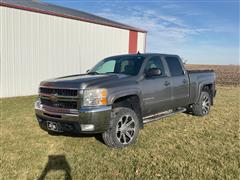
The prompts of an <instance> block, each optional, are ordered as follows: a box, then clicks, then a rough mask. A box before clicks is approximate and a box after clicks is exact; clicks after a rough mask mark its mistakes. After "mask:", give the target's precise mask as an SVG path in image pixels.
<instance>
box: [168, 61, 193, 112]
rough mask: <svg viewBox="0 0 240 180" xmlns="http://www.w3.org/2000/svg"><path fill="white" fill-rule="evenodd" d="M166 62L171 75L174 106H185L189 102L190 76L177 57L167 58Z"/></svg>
mask: <svg viewBox="0 0 240 180" xmlns="http://www.w3.org/2000/svg"><path fill="white" fill-rule="evenodd" d="M165 61H166V64H167V66H168V70H169V73H170V75H171V91H172V106H173V107H174V108H177V107H180V106H185V105H187V104H188V101H189V81H188V75H187V73H186V72H185V70H184V69H183V66H182V63H181V60H180V59H179V58H178V57H177V56H165Z"/></svg>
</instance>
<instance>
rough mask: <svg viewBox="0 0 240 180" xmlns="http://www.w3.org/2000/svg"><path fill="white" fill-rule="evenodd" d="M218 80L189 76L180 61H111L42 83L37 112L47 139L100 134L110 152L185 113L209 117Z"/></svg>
mask: <svg viewBox="0 0 240 180" xmlns="http://www.w3.org/2000/svg"><path fill="white" fill-rule="evenodd" d="M215 79H216V75H215V73H214V72H213V71H212V70H203V71H197V70H196V71H187V70H186V69H185V68H184V66H183V63H182V61H181V59H180V58H179V56H177V55H167V54H153V53H151V54H139V53H138V54H133V55H119V56H113V57H109V58H106V59H104V60H102V61H100V62H99V63H98V64H97V65H96V66H95V67H93V68H92V69H91V70H88V71H87V73H86V74H77V75H72V76H65V77H60V78H56V79H51V80H46V81H43V82H41V83H40V87H39V97H38V100H37V101H36V103H35V112H36V116H37V120H38V122H39V125H40V127H41V128H42V129H43V130H45V131H48V132H49V133H54V132H68V133H101V134H102V137H103V140H104V142H105V143H106V144H107V145H108V146H110V147H124V146H127V145H129V144H132V143H133V142H135V140H136V138H137V136H138V133H139V129H142V128H143V126H144V124H146V123H149V122H152V121H155V120H159V119H161V118H164V117H168V116H171V115H174V114H176V113H181V112H190V113H192V114H193V115H196V116H204V115H207V114H208V113H209V111H210V106H211V105H213V98H214V97H215V95H216V90H215ZM153 133H154V132H153Z"/></svg>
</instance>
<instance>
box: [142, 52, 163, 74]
mask: <svg viewBox="0 0 240 180" xmlns="http://www.w3.org/2000/svg"><path fill="white" fill-rule="evenodd" d="M151 68H159V69H160V70H161V72H162V74H161V76H165V70H164V67H163V64H162V61H161V59H160V57H159V56H154V57H152V58H151V59H150V60H149V61H148V63H147V65H146V69H145V72H147V71H148V70H149V69H151Z"/></svg>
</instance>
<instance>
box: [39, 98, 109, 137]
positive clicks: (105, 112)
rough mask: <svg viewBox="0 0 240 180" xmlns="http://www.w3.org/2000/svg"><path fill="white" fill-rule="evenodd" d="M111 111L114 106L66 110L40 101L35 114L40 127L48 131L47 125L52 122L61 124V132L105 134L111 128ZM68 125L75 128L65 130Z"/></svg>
mask: <svg viewBox="0 0 240 180" xmlns="http://www.w3.org/2000/svg"><path fill="white" fill-rule="evenodd" d="M111 110H112V106H99V107H85V108H80V109H79V110H73V109H67V110H66V109H60V108H53V107H48V106H44V105H42V104H41V103H40V101H37V102H36V103H35V113H36V116H37V120H38V122H39V125H40V127H41V128H42V129H44V130H48V129H47V127H46V123H47V121H51V122H55V123H58V124H59V127H60V128H59V129H60V131H61V132H64V131H71V132H76V133H84V132H86V133H87V132H88V133H98V132H104V131H106V130H107V129H108V127H109V121H110V118H111ZM66 124H67V125H71V126H72V127H73V128H72V129H69V130H67V129H64V128H63V127H64V125H66ZM69 127H70V126H69ZM89 127H90V128H89ZM73 129H74V130H73Z"/></svg>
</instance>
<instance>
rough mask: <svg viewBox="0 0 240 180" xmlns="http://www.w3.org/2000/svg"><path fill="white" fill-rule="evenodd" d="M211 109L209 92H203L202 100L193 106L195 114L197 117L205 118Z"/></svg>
mask: <svg viewBox="0 0 240 180" xmlns="http://www.w3.org/2000/svg"><path fill="white" fill-rule="evenodd" d="M210 107H211V97H210V95H209V93H208V92H207V91H203V92H201V95H200V98H199V100H198V102H197V103H196V104H194V105H193V107H192V110H193V114H194V115H196V116H205V115H207V114H208V113H209V111H210Z"/></svg>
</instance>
